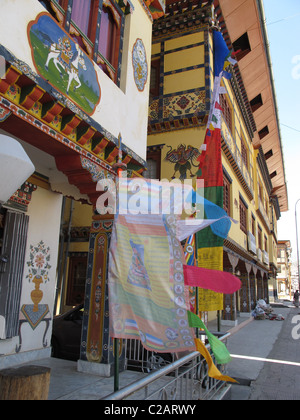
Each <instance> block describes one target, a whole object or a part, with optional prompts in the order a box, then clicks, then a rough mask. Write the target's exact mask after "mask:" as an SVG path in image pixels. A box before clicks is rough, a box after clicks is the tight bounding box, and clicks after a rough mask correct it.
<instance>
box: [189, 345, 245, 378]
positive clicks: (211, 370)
mask: <svg viewBox="0 0 300 420" xmlns="http://www.w3.org/2000/svg"><path fill="white" fill-rule="evenodd" d="M195 344H196V349H197V351H198V352H199V353H200V354H202V356H203V357H204V359H205V360H206V363H207V365H208V376H210V377H211V378H214V379H217V380H220V381H225V382H233V383H238V382H237V381H236V380H235V379H233V378H231V377H230V376H227V375H223V374H222V373H221V372H220V371H219V369H218V368H217V366H216V365H215V364H214V362H213V359H212V357H211V355H210V353H209V351H208V350H207V348H206V347H205V345H204V344H203V343H202V341H201V340H200V339H199V338H196V339H195Z"/></svg>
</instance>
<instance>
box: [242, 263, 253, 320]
mask: <svg viewBox="0 0 300 420" xmlns="http://www.w3.org/2000/svg"><path fill="white" fill-rule="evenodd" d="M245 267H246V273H243V274H242V276H241V282H242V289H241V313H243V314H250V312H251V297H250V271H251V269H252V267H251V264H249V263H246V262H245Z"/></svg>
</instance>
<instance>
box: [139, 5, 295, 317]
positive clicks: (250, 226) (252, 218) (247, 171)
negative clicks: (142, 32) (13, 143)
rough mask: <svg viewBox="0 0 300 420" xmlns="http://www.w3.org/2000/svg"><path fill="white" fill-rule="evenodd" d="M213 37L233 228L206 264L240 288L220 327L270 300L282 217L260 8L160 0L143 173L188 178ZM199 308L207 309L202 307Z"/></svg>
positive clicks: (226, 304) (226, 199)
mask: <svg viewBox="0 0 300 420" xmlns="http://www.w3.org/2000/svg"><path fill="white" fill-rule="evenodd" d="M213 31H221V33H222V35H223V37H224V40H225V42H226V44H227V47H228V49H229V51H231V52H235V53H236V54H235V59H236V60H237V63H236V64H235V65H234V66H231V67H229V68H228V71H229V72H231V73H232V77H231V79H230V80H227V79H224V78H223V82H222V83H223V87H225V89H226V93H223V94H221V95H220V96H221V99H220V105H221V107H222V126H221V148H222V166H223V206H224V209H225V210H226V211H227V213H228V214H229V215H230V216H231V217H232V218H233V219H235V220H236V221H237V223H236V224H233V225H232V227H231V230H230V232H229V235H228V238H227V239H226V240H225V241H224V244H223V262H222V266H221V267H219V265H220V264H219V263H220V261H219V260H217V261H213V263H214V264H215V267H217V268H218V269H223V270H224V271H230V272H233V273H235V274H236V275H237V276H238V277H239V278H240V279H241V281H242V288H241V290H240V291H239V292H238V293H236V294H235V295H232V296H224V301H223V308H224V310H223V312H222V319H223V322H224V323H228V324H235V323H236V322H237V314H238V313H240V314H241V315H245V316H249V314H250V313H251V310H252V308H253V306H254V305H255V302H256V301H257V300H258V299H262V298H263V299H265V300H266V301H267V302H269V299H273V298H274V296H276V270H277V243H278V240H277V221H278V219H279V218H280V214H281V212H284V211H287V210H288V197H287V187H286V179H285V170H284V159H283V152H282V144H281V136H280V126H279V120H278V110H277V103H276V93H275V87H274V82H273V75H272V67H271V59H270V52H269V48H268V39H267V30H266V24H265V17H264V10H263V4H262V1H260V0H257V1H256V0H245V1H228V0H215V1H195V0H183V1H174V0H173V1H172V0H168V1H167V7H166V13H165V15H164V16H163V17H161V18H159V19H157V20H156V21H155V22H154V25H153V40H152V62H151V86H150V103H149V125H148V149H147V164H148V171H147V172H146V173H145V174H144V175H145V176H148V177H152V178H160V179H169V180H170V179H172V178H180V179H181V180H184V179H188V178H192V179H195V178H196V177H197V170H198V165H199V162H198V160H197V158H198V157H199V155H200V153H201V145H202V144H203V142H204V138H205V131H206V124H207V120H208V115H209V111H210V105H211V101H212V92H213V82H214V67H213V66H214V61H213V59H214V44H213ZM204 183H205V179H204ZM204 186H205V185H204ZM210 258H212V259H213V257H210V256H209V255H208V256H207V261H209V259H210ZM210 262H211V261H210ZM204 304H206V308H207V311H209V308H210V302H208V301H207V302H206V303H205V302H204ZM208 314H209V319H210V318H212V317H213V316H215V312H208Z"/></svg>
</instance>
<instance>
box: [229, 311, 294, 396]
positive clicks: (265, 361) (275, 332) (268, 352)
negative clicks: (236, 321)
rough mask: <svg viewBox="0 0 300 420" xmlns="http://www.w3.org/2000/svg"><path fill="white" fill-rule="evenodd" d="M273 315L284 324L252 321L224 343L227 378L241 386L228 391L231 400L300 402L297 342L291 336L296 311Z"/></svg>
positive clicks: (280, 312) (278, 312)
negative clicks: (228, 359)
mask: <svg viewBox="0 0 300 420" xmlns="http://www.w3.org/2000/svg"><path fill="white" fill-rule="evenodd" d="M287 304H288V303H287ZM274 312H275V313H277V314H282V315H283V316H284V317H285V320H284V321H269V320H263V321H255V320H254V321H253V322H251V323H249V324H248V325H246V326H245V327H244V328H242V329H241V330H239V331H238V332H237V333H236V334H234V335H232V337H230V338H229V340H228V345H227V347H228V349H229V351H230V352H231V354H232V358H233V360H232V362H231V363H230V364H229V367H228V369H229V374H230V375H231V376H233V377H236V378H239V379H240V384H241V385H238V386H237V385H234V386H233V387H232V397H231V398H232V400H248V399H249V400H286V399H295V400H299V399H300V340H299V339H298V340H297V339H294V338H293V336H292V330H293V328H295V330H294V332H297V324H293V323H292V320H293V317H294V316H297V315H298V314H299V313H300V310H299V309H297V308H294V307H293V306H292V305H290V307H288V308H282V307H280V306H279V307H277V308H274ZM299 319H300V317H299ZM296 321H297V322H298V323H299V320H297V319H296Z"/></svg>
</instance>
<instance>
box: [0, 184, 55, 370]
mask: <svg viewBox="0 0 300 420" xmlns="http://www.w3.org/2000/svg"><path fill="white" fill-rule="evenodd" d="M61 205H62V195H61V194H57V193H54V192H52V191H48V190H45V189H43V188H40V187H38V188H37V190H36V191H34V192H33V194H32V200H31V203H30V204H29V207H28V212H27V214H28V216H29V217H30V219H29V226H28V236H27V245H26V253H25V265H24V274H23V286H22V294H21V305H20V308H21V307H22V305H23V304H33V302H32V300H31V297H30V293H31V291H32V290H33V289H34V288H35V285H34V284H33V283H32V281H29V279H28V278H26V276H27V274H28V265H27V261H29V259H30V258H29V253H30V245H34V246H36V245H38V243H39V242H40V241H44V243H45V245H46V246H47V247H48V246H49V247H50V261H49V264H50V265H51V268H50V270H49V274H48V278H49V281H45V280H44V282H43V283H42V284H41V285H40V290H42V291H43V298H42V300H41V302H40V304H48V305H49V310H50V314H51V319H52V318H53V316H52V314H53V306H54V298H55V285H56V268H57V257H58V244H59V230H60V214H61ZM45 325H46V324H45V322H41V323H40V324H39V325H38V326H37V328H36V329H32V328H31V326H30V324H29V323H27V322H26V323H23V324H22V327H21V335H22V347H21V351H20V353H19V355H18V356H19V360H20V361H21V360H22V353H23V352H28V351H35V350H38V349H43V344H42V343H43V335H44V332H45ZM51 332H52V322H51V323H50V327H49V329H48V332H47V335H46V340H47V347H50V341H51ZM17 344H19V340H18V337H14V338H12V339H8V340H0V356H1V355H6V356H7V355H13V354H15V348H16V345H17ZM0 367H1V357H0Z"/></svg>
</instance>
